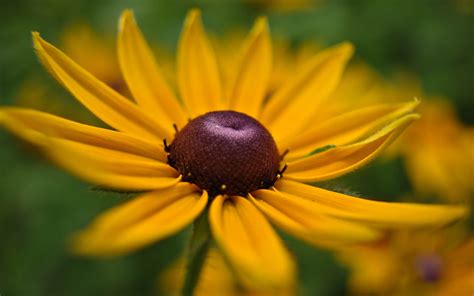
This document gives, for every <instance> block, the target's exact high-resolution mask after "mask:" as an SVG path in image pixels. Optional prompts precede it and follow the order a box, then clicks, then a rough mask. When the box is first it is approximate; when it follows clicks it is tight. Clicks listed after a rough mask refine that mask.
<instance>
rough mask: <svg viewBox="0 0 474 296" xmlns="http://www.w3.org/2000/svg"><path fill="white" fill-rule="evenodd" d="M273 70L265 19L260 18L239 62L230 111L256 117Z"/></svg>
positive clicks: (230, 96) (232, 89)
mask: <svg viewBox="0 0 474 296" xmlns="http://www.w3.org/2000/svg"><path fill="white" fill-rule="evenodd" d="M271 71H272V45H271V40H270V33H269V30H268V23H267V19H266V18H264V17H261V18H259V19H258V20H257V21H256V22H255V25H254V27H253V29H252V31H251V32H250V34H249V36H248V37H247V40H246V41H245V44H244V47H243V48H242V52H241V55H240V63H239V67H238V69H237V73H236V77H235V80H234V83H233V87H232V88H231V93H230V95H229V99H230V108H231V109H232V110H235V111H239V112H243V113H246V114H248V115H250V116H252V117H255V118H257V117H258V115H259V113H260V108H261V106H262V103H263V100H264V99H265V94H266V91H267V87H268V82H269V80H270V74H271Z"/></svg>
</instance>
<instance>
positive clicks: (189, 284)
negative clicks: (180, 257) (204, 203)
mask: <svg viewBox="0 0 474 296" xmlns="http://www.w3.org/2000/svg"><path fill="white" fill-rule="evenodd" d="M210 244H211V236H210V231H209V222H208V220H207V210H205V211H204V212H203V213H202V214H201V215H200V216H199V217H198V218H197V219H196V220H195V221H194V228H193V234H192V236H191V240H190V241H189V248H188V258H187V259H188V261H187V262H188V263H187V264H188V265H187V270H186V276H185V279H184V285H183V291H182V295H183V296H192V295H193V293H194V290H195V289H196V286H197V284H198V280H199V276H200V274H201V270H202V267H203V266H204V261H205V259H206V256H207V252H208V250H209V246H210Z"/></svg>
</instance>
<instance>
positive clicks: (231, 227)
mask: <svg viewBox="0 0 474 296" xmlns="http://www.w3.org/2000/svg"><path fill="white" fill-rule="evenodd" d="M33 39H34V44H35V49H36V51H37V54H38V56H39V58H40V60H41V61H42V63H43V64H44V66H45V67H46V68H47V69H48V70H49V72H50V73H51V74H52V75H53V76H54V77H55V78H56V79H57V80H58V81H59V83H60V84H62V85H63V86H64V87H65V88H66V89H68V90H69V91H70V92H71V93H72V94H73V95H74V96H75V97H76V98H77V99H78V100H79V101H80V102H81V103H82V104H83V105H84V106H85V107H86V108H88V109H89V110H90V111H91V112H92V113H94V114H95V115H96V116H97V117H98V118H100V119H101V120H102V121H103V122H104V123H106V124H107V125H109V126H110V127H112V128H113V129H114V130H112V129H105V128H98V127H93V126H89V125H84V124H80V123H76V122H72V121H68V120H65V119H62V118H59V117H56V116H53V115H50V114H46V113H41V112H38V111H33V110H27V109H20V108H14V107H4V108H2V109H0V122H1V123H3V124H4V125H5V126H6V127H7V128H8V129H10V130H11V131H12V132H14V133H16V134H17V135H18V136H20V137H22V138H23V139H25V140H26V141H29V142H31V143H33V144H35V145H37V146H38V147H39V148H40V149H41V150H42V151H43V152H44V154H45V155H46V156H47V157H48V158H50V159H51V160H53V161H54V162H56V163H58V164H59V165H60V166H62V167H64V168H65V169H67V170H69V171H71V172H72V173H74V174H76V175H77V176H79V177H81V178H83V179H85V180H87V181H90V182H92V183H94V184H97V185H99V186H102V187H104V188H111V189H116V190H122V191H128V192H129V191H138V192H144V191H146V192H147V193H144V194H141V195H139V196H138V197H136V198H134V199H132V200H131V201H129V202H126V203H124V204H123V205H121V206H118V207H117V208H114V209H112V210H110V211H108V212H106V213H104V214H103V215H101V216H100V217H98V218H97V220H96V221H95V222H94V223H92V225H91V226H90V227H89V228H88V229H86V230H85V231H83V232H81V233H80V234H79V235H78V236H77V237H76V238H75V245H74V246H75V251H76V252H77V253H80V254H84V255H99V256H111V255H119V254H123V253H127V252H130V251H134V250H136V249H138V248H141V247H143V246H145V245H148V244H151V243H153V242H155V241H158V240H160V239H163V238H165V237H168V236H170V235H172V234H174V233H176V232H177V231H180V230H182V229H183V228H185V227H186V226H187V225H189V224H190V223H191V222H192V221H194V220H196V219H197V218H198V217H204V216H202V215H201V214H202V213H205V212H206V211H207V209H208V210H209V224H210V229H211V233H212V237H213V239H214V240H215V241H216V243H217V246H218V248H219V250H220V251H221V252H222V254H223V255H224V256H225V258H226V261H227V262H228V263H229V266H230V268H231V269H232V271H233V272H234V274H235V275H236V276H237V278H238V280H239V283H241V284H242V285H244V286H246V287H253V288H255V287H257V288H262V287H264V288H265V289H275V290H276V289H278V290H281V289H286V287H288V286H291V283H292V281H293V278H294V274H295V267H294V263H293V260H292V258H291V255H290V253H289V252H288V250H287V249H286V248H285V246H284V245H283V243H282V241H281V239H280V238H279V236H278V235H277V234H276V232H275V231H274V230H273V228H272V226H271V225H270V222H272V223H273V224H275V225H276V226H278V227H280V228H281V229H283V230H284V231H286V232H288V233H290V234H292V235H294V236H296V237H298V238H300V239H302V240H305V241H307V242H309V243H311V244H313V245H316V246H324V247H331V248H340V247H341V246H344V245H347V244H357V243H362V242H369V241H374V240H378V239H380V238H381V237H382V236H383V235H384V233H385V231H386V230H388V229H400V228H401V229H413V228H415V229H418V228H420V227H432V226H440V225H443V224H447V223H450V222H452V221H454V220H457V219H459V218H460V217H462V216H463V215H465V213H466V209H465V208H464V207H462V206H454V205H453V206H435V205H414V204H403V203H385V202H377V201H370V200H364V199H360V198H356V197H352V196H348V195H344V194H341V193H336V192H332V191H328V190H324V189H321V188H317V187H313V186H310V185H307V184H305V183H311V182H317V181H323V180H328V179H333V178H336V177H339V176H342V175H344V174H347V173H349V172H352V171H354V170H355V169H357V168H359V167H361V166H363V165H365V164H366V163H368V162H369V161H371V160H372V159H374V158H375V157H376V156H378V155H379V154H380V153H381V152H382V151H383V150H384V149H385V148H386V147H387V146H388V145H389V144H390V143H391V142H393V141H394V140H395V139H396V138H397V137H398V136H399V135H400V134H401V133H402V131H403V130H404V129H405V128H406V127H407V126H408V125H409V124H410V123H411V122H413V121H414V120H416V119H418V117H419V116H418V115H417V114H416V113H415V112H414V109H415V108H416V106H417V105H418V101H410V102H395V103H382V102H378V103H377V104H375V105H371V106H366V107H363V108H360V109H354V108H350V109H348V110H347V111H346V112H344V113H338V114H336V113H333V115H332V116H329V115H327V114H326V113H325V111H324V110H325V106H326V104H327V100H328V98H330V97H331V94H332V93H333V91H334V90H335V89H336V88H337V85H338V84H339V81H340V79H341V76H342V73H343V71H344V68H345V66H346V64H347V62H348V60H349V59H350V57H351V55H352V52H353V48H352V46H351V45H350V44H349V43H342V44H339V45H336V46H333V47H330V48H328V49H325V50H322V51H320V52H318V53H317V54H315V55H314V56H311V57H310V58H308V59H307V60H306V61H305V63H304V65H303V66H301V67H298V71H297V72H295V73H293V74H292V75H291V76H289V77H288V78H287V79H284V80H283V81H282V84H281V85H280V86H275V88H274V89H271V88H269V85H271V84H270V81H271V75H272V60H273V58H272V42H271V40H270V35H269V29H268V25H267V22H266V19H265V18H259V19H258V20H257V21H256V22H255V25H254V28H253V29H252V31H251V32H250V34H249V35H248V37H247V38H246V40H245V41H244V43H243V46H242V48H241V51H240V55H239V58H238V64H237V66H236V67H235V68H234V69H233V70H234V72H233V73H232V74H229V78H228V81H227V82H224V83H221V76H220V74H219V66H218V63H217V60H216V55H215V54H214V51H213V49H212V46H211V45H210V42H209V40H208V38H207V36H206V33H205V31H204V28H203V26H202V22H201V18H200V13H199V11H197V10H192V11H191V12H190V13H189V14H188V16H187V18H186V21H185V24H184V27H183V31H182V33H181V38H180V41H179V46H178V54H177V75H176V82H177V88H178V90H179V95H180V96H179V100H178V99H177V96H176V95H175V93H174V92H173V89H172V87H170V86H169V84H168V83H167V82H166V79H165V78H164V75H163V74H162V72H161V70H160V68H159V66H158V65H157V64H156V62H155V59H154V56H153V53H152V51H151V49H150V47H149V45H148V44H147V43H146V41H145V39H144V38H143V36H142V34H141V32H140V30H139V28H138V26H137V25H136V23H135V19H134V17H133V14H132V12H131V11H128V10H127V11H125V12H124V13H123V15H122V17H121V20H120V29H119V36H118V59H119V67H120V70H121V73H122V74H123V77H124V79H125V82H126V85H127V86H128V88H129V90H130V93H131V95H132V96H133V98H134V100H135V101H131V100H128V99H127V98H126V97H125V96H123V95H121V94H120V93H119V92H117V91H116V90H115V89H114V88H113V87H111V86H113V84H114V83H111V85H109V86H108V85H107V84H106V83H104V82H101V81H100V80H99V79H97V78H96V77H94V75H92V74H91V73H90V72H88V71H86V70H85V69H84V68H82V67H80V66H79V65H78V64H76V63H75V62H73V61H72V60H71V59H70V58H69V57H67V56H66V55H65V54H64V53H62V52H61V51H60V50H58V49H57V48H56V47H54V46H53V45H51V44H50V43H48V42H46V41H45V40H43V39H42V38H41V37H40V36H39V34H38V33H34V34H33ZM100 52H101V47H98V49H97V53H92V54H100ZM91 61H93V60H91ZM90 67H93V66H92V65H91V66H90ZM104 67H106V66H104ZM98 75H99V76H100V75H102V76H103V78H104V79H109V78H110V77H107V74H106V73H101V72H98ZM110 79H111V80H110V81H113V79H112V78H110ZM109 83H110V82H109ZM269 90H271V91H269ZM270 92H271V95H270ZM328 105H330V104H328ZM320 114H322V115H320ZM163 139H165V140H164V141H163ZM168 141H169V143H170V144H168Z"/></svg>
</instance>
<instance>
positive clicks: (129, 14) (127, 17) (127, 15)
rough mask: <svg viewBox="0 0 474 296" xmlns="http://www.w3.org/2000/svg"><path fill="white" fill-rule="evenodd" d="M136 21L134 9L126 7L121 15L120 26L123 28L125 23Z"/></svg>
mask: <svg viewBox="0 0 474 296" xmlns="http://www.w3.org/2000/svg"><path fill="white" fill-rule="evenodd" d="M134 22H135V14H134V13H133V10H132V9H125V10H124V11H123V12H122V15H121V16H120V22H119V28H120V29H123V28H124V27H125V25H127V24H130V23H134Z"/></svg>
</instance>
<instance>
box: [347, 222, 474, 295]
mask: <svg viewBox="0 0 474 296" xmlns="http://www.w3.org/2000/svg"><path fill="white" fill-rule="evenodd" d="M457 226H461V227H451V228H449V229H443V230H441V231H440V230H438V231H417V232H396V233H394V234H393V235H392V236H390V237H389V238H387V239H385V240H383V241H380V242H378V243H376V244H367V245H363V246H362V245H360V246H352V247H350V248H347V249H345V250H344V251H343V252H341V253H340V254H339V258H340V260H341V262H343V263H345V264H346V265H347V266H348V267H349V270H350V275H349V282H348V286H349V287H348V290H349V291H350V294H352V295H471V294H472V293H474V282H473V281H472V279H473V276H474V239H473V237H472V234H471V235H470V236H469V232H468V229H467V227H465V225H457ZM463 226H464V227H463Z"/></svg>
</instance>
